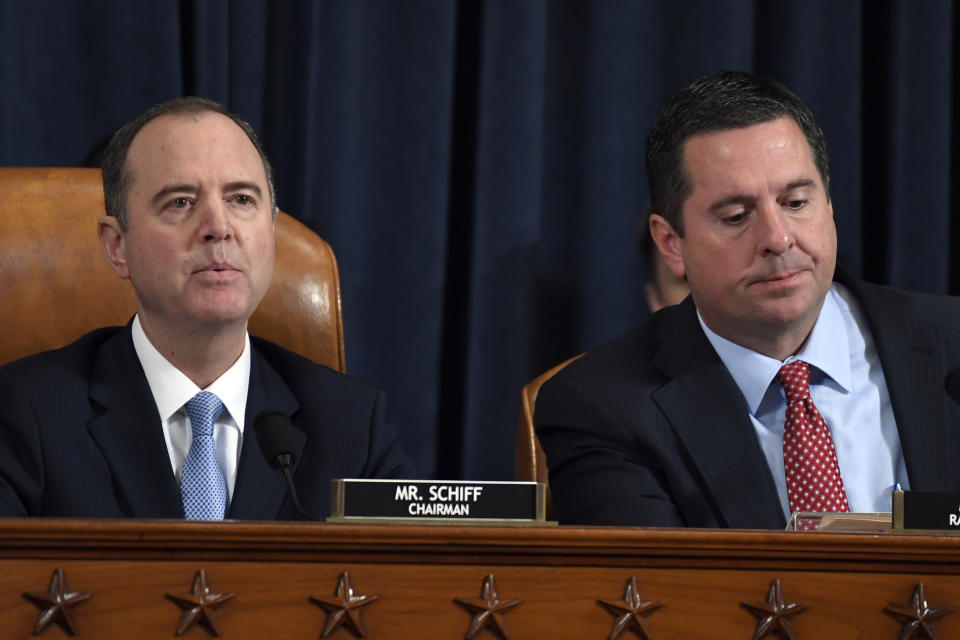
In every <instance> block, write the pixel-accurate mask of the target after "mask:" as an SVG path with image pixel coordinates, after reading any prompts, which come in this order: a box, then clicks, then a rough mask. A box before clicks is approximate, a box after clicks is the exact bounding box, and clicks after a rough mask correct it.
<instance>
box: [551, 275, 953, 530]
mask: <svg viewBox="0 0 960 640" xmlns="http://www.w3.org/2000/svg"><path fill="white" fill-rule="evenodd" d="M843 284H844V285H845V286H847V288H848V289H850V290H851V292H852V293H853V295H854V296H855V297H856V298H857V300H858V301H859V302H860V305H861V306H862V308H863V311H864V313H865V315H866V317H867V321H868V324H869V326H870V330H871V333H872V336H873V339H874V342H875V344H876V347H877V351H878V353H879V356H880V362H881V366H882V367H883V372H884V376H885V377H886V381H887V387H888V390H889V392H890V399H891V403H892V405H893V413H894V416H895V418H896V421H897V428H898V429H899V432H900V443H901V445H902V447H903V455H904V459H905V461H906V466H907V473H908V476H909V480H910V486H911V488H912V489H915V490H928V491H933V490H942V491H956V490H960V407H958V406H957V404H956V403H955V402H953V401H952V400H950V399H949V397H948V396H947V394H946V393H945V391H944V378H945V376H946V375H947V373H948V372H949V371H951V370H952V369H954V368H955V367H957V366H960V298H952V297H946V296H929V295H923V294H916V293H907V292H903V291H897V290H894V289H889V288H886V287H879V286H876V285H869V284H866V283H863V282H859V281H856V280H853V279H849V278H844V279H843ZM535 418H536V425H537V433H538V435H539V437H540V441H541V443H542V445H543V448H544V451H545V452H546V457H547V464H548V466H549V469H550V487H551V491H552V493H553V500H554V506H555V508H556V512H557V516H558V519H559V520H560V522H561V523H569V524H574V523H576V524H624V525H649V526H692V527H736V528H772V529H781V528H783V527H785V526H786V523H785V521H784V517H783V511H782V507H781V506H780V501H779V499H778V497H777V491H776V487H775V485H774V481H773V476H772V475H771V472H770V469H769V466H768V465H767V463H766V459H765V458H764V456H763V452H762V450H761V448H760V444H759V442H758V441H757V436H756V431H755V430H754V427H753V425H752V424H751V422H750V418H749V415H748V409H747V406H746V401H745V400H744V398H743V395H742V393H741V392H740V390H739V388H738V387H737V385H736V383H735V382H734V380H733V377H732V376H731V375H730V373H729V372H728V371H727V369H726V367H725V366H724V365H723V362H722V361H721V360H720V357H719V356H718V355H717V354H716V352H715V351H714V349H713V347H712V346H711V345H710V343H709V341H708V340H707V337H706V335H705V334H704V333H703V330H702V329H701V327H700V324H699V322H698V321H697V317H696V310H695V308H694V305H693V302H692V300H691V299H690V298H687V300H685V301H684V302H683V303H681V304H679V305H677V306H675V307H668V308H666V309H663V310H662V311H660V312H659V313H656V314H654V315H653V316H651V317H650V318H648V319H647V320H646V321H645V322H644V323H643V324H641V325H639V326H638V327H635V328H634V329H633V330H631V331H630V332H629V333H627V334H626V335H624V336H623V337H621V338H619V339H617V340H615V341H613V342H611V343H609V344H607V345H604V346H603V347H600V348H599V349H597V350H596V351H594V352H591V353H588V354H587V355H585V356H584V357H582V358H580V359H579V360H576V361H575V362H573V363H571V364H570V365H569V366H567V367H566V368H565V369H563V370H562V371H561V372H560V373H558V374H557V375H556V376H555V377H554V378H553V379H551V380H550V381H549V382H547V383H546V384H545V385H544V386H543V388H542V389H541V391H540V394H539V396H538V398H537V407H536V414H535Z"/></svg>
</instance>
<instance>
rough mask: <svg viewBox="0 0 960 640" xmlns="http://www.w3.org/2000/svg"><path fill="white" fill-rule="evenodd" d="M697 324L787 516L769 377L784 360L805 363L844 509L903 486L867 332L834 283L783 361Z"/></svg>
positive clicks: (779, 393) (887, 502) (865, 508)
mask: <svg viewBox="0 0 960 640" xmlns="http://www.w3.org/2000/svg"><path fill="white" fill-rule="evenodd" d="M697 317H698V318H699V320H700V326H701V327H703V330H704V332H705V333H706V334H707V339H708V340H709V341H710V344H712V345H713V348H714V349H715V350H716V352H717V354H718V355H719V356H720V359H721V360H722V361H723V364H724V365H726V367H727V370H728V371H730V374H731V375H732V376H733V379H734V381H735V382H736V383H737V386H738V387H739V388H740V391H741V392H742V393H743V397H744V399H745V400H746V404H747V408H748V409H749V413H750V421H751V422H752V423H753V426H754V428H755V430H756V432H757V438H758V440H759V441H760V447H761V448H762V449H763V453H764V455H765V456H766V458H767V464H768V465H769V466H770V471H771V472H772V474H773V479H774V481H775V482H776V485H777V492H778V494H779V496H780V503H781V505H782V507H783V512H784V515H785V516H786V517H787V518H788V519H789V517H790V507H789V501H788V499H787V480H786V474H785V472H784V468H783V424H784V418H785V416H786V411H787V400H786V395H785V393H784V391H783V386H782V385H781V384H780V383H779V381H777V380H776V376H777V372H778V371H779V370H780V367H781V366H783V365H784V364H787V363H789V362H792V361H794V360H802V361H804V362H806V363H807V364H809V365H810V396H811V398H812V399H813V404H814V405H816V407H817V410H818V411H819V412H820V415H822V416H823V419H824V420H825V421H826V423H827V427H828V428H829V429H830V433H831V435H832V436H833V442H834V447H835V449H836V451H837V461H838V463H839V464H840V475H841V477H842V478H843V485H844V489H846V492H847V502H848V503H849V505H850V510H851V511H855V512H875V511H890V510H891V500H892V491H893V487H894V485H895V484H896V483H899V484H900V485H901V487H902V488H903V489H909V488H910V486H909V482H908V480H907V468H906V463H905V462H904V459H903V450H902V448H901V446H900V435H899V433H898V431H897V423H896V420H895V419H894V417H893V407H892V406H891V404H890V394H889V392H888V391H887V383H886V379H885V378H884V375H883V368H882V367H881V366H880V358H879V356H878V355H877V349H876V346H874V344H873V337H872V336H871V335H870V329H869V327H868V326H867V323H866V320H865V318H864V317H863V312H862V311H861V310H860V307H859V305H858V304H857V302H856V300H855V299H854V298H853V296H852V295H851V294H850V292H849V291H847V289H846V288H845V287H843V286H842V285H838V284H836V283H834V284H833V286H831V287H830V290H829V291H828V292H827V296H826V299H825V300H824V302H823V308H822V309H821V310H820V315H819V316H818V317H817V322H816V324H814V326H813V329H812V330H811V332H810V335H809V336H808V337H807V340H806V342H804V344H803V346H802V347H801V348H800V351H798V352H797V354H796V355H793V356H790V357H789V358H787V359H786V360H784V361H783V362H780V361H779V360H776V359H774V358H770V357H768V356H765V355H763V354H760V353H757V352H756V351H751V350H750V349H747V348H745V347H742V346H740V345H738V344H734V343H733V342H730V341H729V340H727V339H726V338H723V337H721V336H719V335H717V334H716V333H714V332H713V331H711V330H710V329H709V328H708V327H707V326H706V324H704V322H703V318H700V314H699V311H698V312H697Z"/></svg>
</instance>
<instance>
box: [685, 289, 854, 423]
mask: <svg viewBox="0 0 960 640" xmlns="http://www.w3.org/2000/svg"><path fill="white" fill-rule="evenodd" d="M837 286H838V285H837V284H836V283H834V284H833V285H832V286H831V287H830V290H829V291H828V292H827V295H826V298H825V299H824V301H823V308H821V309H820V315H819V316H817V321H816V323H814V325H813V330H812V331H810V335H809V336H808V337H807V340H806V341H805V342H804V343H803V346H802V347H801V348H800V351H798V352H797V353H796V355H793V356H790V357H789V358H787V359H786V360H784V361H783V362H780V361H779V360H777V359H775V358H771V357H769V356H765V355H763V354H762V353H757V352H756V351H753V350H751V349H747V348H746V347H742V346H740V345H738V344H735V343H733V342H731V341H730V340H727V339H726V338H724V337H722V336H720V335H718V334H717V333H715V332H713V331H711V330H710V328H709V327H707V325H706V324H705V323H704V321H703V318H702V317H701V316H700V310H699V309H698V310H697V320H699V321H700V326H701V327H702V328H703V332H704V333H705V334H706V336H707V340H709V341H710V344H711V345H713V348H714V349H715V350H716V352H717V355H719V356H720V360H722V361H723V364H724V365H725V366H726V367H727V370H728V371H729V372H730V375H731V376H733V380H734V382H736V383H737V386H738V387H739V388H740V391H741V393H743V397H744V399H745V400H746V401H747V406H748V407H749V409H750V413H751V414H753V415H756V412H757V409H758V407H759V406H760V402H761V401H762V400H763V396H764V394H765V393H766V392H767V389H768V388H769V387H770V383H771V382H772V381H773V379H774V378H775V377H776V375H777V372H778V371H779V370H780V367H782V366H783V365H784V364H786V363H788V362H792V361H794V360H803V361H804V362H806V363H807V364H809V365H811V366H813V367H816V368H817V369H818V370H820V371H821V372H823V373H824V374H825V375H826V376H828V377H830V378H832V379H833V380H834V382H836V383H837V384H838V385H840V386H841V387H843V389H844V391H848V390H849V389H850V388H851V378H852V373H851V370H850V346H849V345H850V343H849V341H848V339H847V327H846V323H845V322H844V320H843V314H842V312H841V309H840V305H841V304H843V302H842V300H841V299H840V298H839V294H838V293H837V291H836V288H837ZM844 306H846V305H845V304H844Z"/></svg>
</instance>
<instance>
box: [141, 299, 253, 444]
mask: <svg viewBox="0 0 960 640" xmlns="http://www.w3.org/2000/svg"><path fill="white" fill-rule="evenodd" d="M131 332H132V334H133V347H134V349H135V350H136V352H137V357H138V358H139V359H140V365H141V366H142V367H143V372H144V374H145V375H146V377H147V384H149V385H150V391H151V393H152V394H153V400H154V402H155V403H156V405H157V410H158V411H159V412H160V420H161V421H163V422H166V421H168V420H169V419H170V418H171V417H172V416H173V415H174V414H176V413H177V412H178V411H180V410H181V409H182V408H183V405H185V404H186V403H187V401H188V400H189V399H190V398H192V397H193V396H195V395H197V394H198V393H199V392H200V391H210V392H211V393H215V394H216V395H217V397H218V398H220V400H221V401H222V402H223V405H224V407H226V409H227V412H228V413H229V418H230V419H225V420H224V422H225V423H226V424H232V425H233V426H235V427H236V428H237V429H238V430H239V431H240V433H241V434H242V433H243V423H244V414H245V412H246V407H247V392H248V390H249V387H250V335H249V334H247V335H246V337H245V340H244V345H243V351H242V352H241V353H240V357H239V358H237V361H236V362H234V363H233V364H232V365H230V368H229V369H227V370H226V371H224V372H223V374H222V375H221V376H220V377H219V378H217V379H216V380H214V381H213V383H212V384H210V386H208V387H207V388H206V389H201V388H200V387H198V386H197V385H196V384H195V383H194V382H193V381H192V380H190V378H188V377H187V376H185V375H184V374H183V372H182V371H180V370H179V369H177V368H176V367H175V366H174V365H173V364H172V363H171V362H170V361H169V360H167V359H166V358H165V357H163V355H162V354H161V353H160V352H159V351H157V349H156V347H154V346H153V343H152V342H150V339H149V338H147V334H146V333H144V331H143V327H142V326H141V324H140V316H139V314H138V315H136V316H134V318H133V325H132V327H131Z"/></svg>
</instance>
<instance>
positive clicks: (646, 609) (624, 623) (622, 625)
mask: <svg viewBox="0 0 960 640" xmlns="http://www.w3.org/2000/svg"><path fill="white" fill-rule="evenodd" d="M597 604H599V605H600V606H601V607H603V608H604V609H606V610H607V611H609V612H610V613H612V614H613V615H614V616H616V619H615V620H614V621H613V628H612V629H610V635H608V636H607V640H617V638H619V637H620V636H622V635H623V634H624V633H626V632H627V631H633V632H634V633H635V634H636V635H637V637H638V638H640V640H651V638H650V632H648V631H647V626H646V621H645V620H644V618H646V617H647V616H649V615H650V614H651V613H653V612H654V611H656V610H657V609H659V608H660V607H662V606H663V603H662V602H660V601H659V600H644V599H643V598H641V597H640V591H639V589H637V578H636V576H630V579H629V580H627V586H626V588H625V589H624V591H623V600H597Z"/></svg>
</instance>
